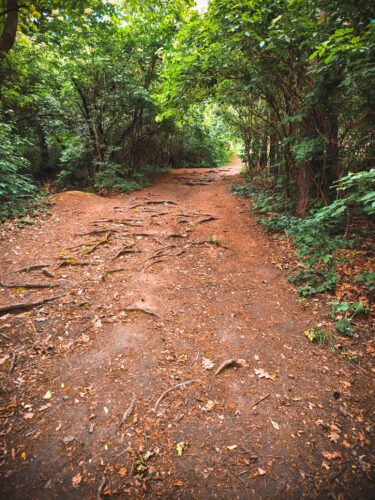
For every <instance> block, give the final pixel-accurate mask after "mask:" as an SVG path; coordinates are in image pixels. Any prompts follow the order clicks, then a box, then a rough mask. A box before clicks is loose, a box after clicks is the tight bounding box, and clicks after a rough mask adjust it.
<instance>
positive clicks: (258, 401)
mask: <svg viewBox="0 0 375 500" xmlns="http://www.w3.org/2000/svg"><path fill="white" fill-rule="evenodd" d="M269 396H270V393H268V394H266V395H265V396H263V397H262V398H259V399H258V400H257V401H255V403H253V404H252V405H251V407H250V411H252V410H254V408H255V407H256V406H258V404H259V403H261V402H262V401H264V400H265V399H267V398H268V397H269Z"/></svg>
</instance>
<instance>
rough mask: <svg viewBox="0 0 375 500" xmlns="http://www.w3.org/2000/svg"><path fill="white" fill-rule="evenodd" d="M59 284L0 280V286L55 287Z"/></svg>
mask: <svg viewBox="0 0 375 500" xmlns="http://www.w3.org/2000/svg"><path fill="white" fill-rule="evenodd" d="M57 286H60V284H59V283H13V284H12V283H9V284H8V283H2V282H1V281H0V287H1V288H55V287H57Z"/></svg>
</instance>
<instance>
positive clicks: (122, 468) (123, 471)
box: [118, 467, 128, 477]
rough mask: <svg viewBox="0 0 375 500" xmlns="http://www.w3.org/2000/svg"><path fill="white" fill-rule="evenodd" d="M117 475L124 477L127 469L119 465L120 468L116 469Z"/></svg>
mask: <svg viewBox="0 0 375 500" xmlns="http://www.w3.org/2000/svg"><path fill="white" fill-rule="evenodd" d="M118 473H119V475H120V476H121V477H125V476H127V475H128V470H127V468H126V467H121V469H120V470H119V471H118Z"/></svg>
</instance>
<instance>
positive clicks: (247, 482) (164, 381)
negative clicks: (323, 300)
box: [0, 161, 374, 499]
mask: <svg viewBox="0 0 375 500" xmlns="http://www.w3.org/2000/svg"><path fill="white" fill-rule="evenodd" d="M239 167H240V166H239V162H238V161H235V162H233V164H231V165H229V166H228V167H226V168H223V169H218V170H198V171H197V170H195V171H194V170H184V171H176V172H175V173H173V174H171V175H168V176H166V177H165V178H163V179H161V180H160V181H158V182H157V183H156V184H155V185H154V186H152V187H151V188H149V189H146V190H144V191H142V192H137V193H133V194H131V195H129V196H124V197H117V198H101V197H98V196H94V195H87V194H84V193H79V192H70V193H69V192H68V193H63V194H59V195H56V197H55V201H56V204H55V206H54V207H53V209H52V211H53V215H52V216H50V217H41V218H39V219H38V220H37V221H36V223H35V225H33V226H31V227H27V228H24V229H22V230H19V231H17V232H12V233H9V232H6V233H5V232H4V234H3V237H2V241H1V273H0V275H1V281H2V284H3V285H14V287H13V288H12V287H2V288H0V290H1V303H0V307H1V306H6V305H11V304H16V303H18V304H25V303H35V302H38V301H40V300H43V299H45V298H50V297H56V296H59V295H61V296H59V297H57V298H55V299H54V300H51V301H49V302H45V303H43V304H40V305H39V306H32V307H29V308H27V306H23V307H24V309H21V308H19V309H18V310H9V311H6V310H5V311H4V310H3V311H2V312H1V317H0V326H1V330H0V346H1V353H0V370H1V412H0V425H1V436H0V446H1V481H0V491H1V493H0V495H1V498H15V499H21V498H22V499H25V498H38V499H43V498H46V499H49V498H95V497H107V498H125V497H126V498H127V497H131V498H134V497H137V498H142V497H151V498H155V497H164V498H172V497H173V498H176V497H177V498H329V497H331V498H333V499H335V498H345V499H346V498H353V499H354V498H356V499H357V498H370V497H371V492H372V493H373V492H374V471H373V464H374V461H373V451H374V442H373V427H372V426H373V425H374V421H373V419H374V416H373V410H374V407H373V396H374V381H373V377H372V376H371V375H370V373H369V372H363V371H360V370H357V369H356V368H353V367H351V366H349V365H348V364H345V363H344V362H342V361H340V359H339V358H338V357H337V356H335V355H333V354H331V353H330V352H329V351H328V350H327V349H325V350H323V349H320V348H319V347H317V346H315V345H312V344H310V343H309V341H308V340H307V338H306V336H305V335H304V331H305V330H306V329H307V328H309V327H311V326H313V325H315V324H316V323H317V322H318V321H319V317H318V315H313V314H312V313H311V312H310V311H309V310H307V311H304V310H302V309H301V307H300V305H299V304H298V301H297V298H296V295H295V291H294V290H293V288H292V287H291V286H290V284H289V283H288V282H287V280H286V276H285V273H283V272H282V271H281V270H280V269H277V268H275V266H273V265H272V263H271V261H272V254H273V247H272V245H273V243H271V242H270V241H269V240H268V237H267V236H266V235H265V233H264V231H263V230H262V229H261V228H260V227H258V226H257V225H256V223H255V221H254V218H253V216H252V215H251V214H250V213H249V211H248V210H246V209H244V206H245V205H244V202H243V201H241V200H239V199H238V198H236V197H234V196H232V195H231V194H230V193H229V190H228V188H229V185H230V183H232V182H234V180H235V179H236V177H235V176H237V175H238V173H239ZM38 264H40V265H42V264H44V265H45V266H46V267H44V268H38V269H32V270H29V271H21V272H17V271H18V270H19V269H21V268H25V267H29V266H32V265H38ZM46 271H47V272H46ZM35 283H38V284H50V285H56V286H54V287H53V288H25V286H24V285H30V284H31V285H32V284H35ZM228 360H229V361H230V360H232V361H231V362H230V363H229V361H228ZM225 361H228V365H227V366H222V364H223V363H224V362H225ZM219 369H221V371H220V373H218V374H217V375H216V373H217V372H218V371H219ZM185 382H189V383H186V384H184V383H185ZM178 384H181V385H178ZM169 388H173V390H171V391H169V392H166V391H167V390H168V389H169ZM161 396H163V397H162V399H159V398H160V397H161ZM121 422H122V423H121ZM120 423H121V425H120ZM340 495H341V496H340Z"/></svg>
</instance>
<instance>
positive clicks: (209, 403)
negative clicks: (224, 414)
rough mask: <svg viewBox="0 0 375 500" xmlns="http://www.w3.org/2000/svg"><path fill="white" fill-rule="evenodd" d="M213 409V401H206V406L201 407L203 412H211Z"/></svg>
mask: <svg viewBox="0 0 375 500" xmlns="http://www.w3.org/2000/svg"><path fill="white" fill-rule="evenodd" d="M214 407H215V403H214V401H211V400H209V401H207V404H206V406H203V407H202V410H203V411H211V410H213V408H214Z"/></svg>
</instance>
